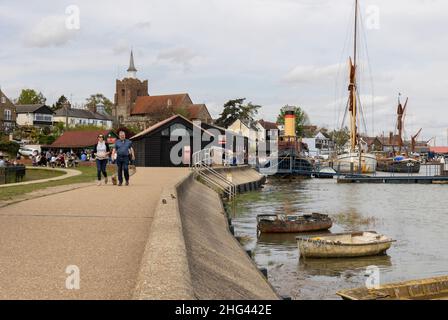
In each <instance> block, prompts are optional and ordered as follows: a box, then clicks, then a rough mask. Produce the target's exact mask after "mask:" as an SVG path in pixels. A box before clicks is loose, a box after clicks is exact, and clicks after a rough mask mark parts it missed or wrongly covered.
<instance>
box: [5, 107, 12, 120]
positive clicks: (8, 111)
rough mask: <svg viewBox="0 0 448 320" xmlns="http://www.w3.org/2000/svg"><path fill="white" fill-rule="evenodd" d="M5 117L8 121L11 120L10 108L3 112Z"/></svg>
mask: <svg viewBox="0 0 448 320" xmlns="http://www.w3.org/2000/svg"><path fill="white" fill-rule="evenodd" d="M3 118H4V119H5V120H6V121H11V120H12V112H11V110H9V109H5V111H4V112H3Z"/></svg>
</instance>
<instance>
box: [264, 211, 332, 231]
mask: <svg viewBox="0 0 448 320" xmlns="http://www.w3.org/2000/svg"><path fill="white" fill-rule="evenodd" d="M332 225H333V222H332V220H331V218H330V217H329V216H328V215H326V214H320V213H312V214H304V215H284V214H283V215H280V214H261V215H258V216H257V229H258V232H260V233H300V232H312V231H322V230H328V229H330V228H331V227H332Z"/></svg>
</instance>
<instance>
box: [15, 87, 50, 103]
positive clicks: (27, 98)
mask: <svg viewBox="0 0 448 320" xmlns="http://www.w3.org/2000/svg"><path fill="white" fill-rule="evenodd" d="M46 101H47V99H46V98H45V97H44V95H43V94H42V92H39V93H37V92H36V90H34V89H22V92H20V96H19V98H17V104H44V103H45V102H46Z"/></svg>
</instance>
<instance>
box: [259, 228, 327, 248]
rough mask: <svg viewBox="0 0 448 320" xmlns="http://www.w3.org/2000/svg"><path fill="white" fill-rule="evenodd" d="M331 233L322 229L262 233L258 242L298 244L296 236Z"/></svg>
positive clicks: (265, 243)
mask: <svg viewBox="0 0 448 320" xmlns="http://www.w3.org/2000/svg"><path fill="white" fill-rule="evenodd" d="M328 234H331V232H330V231H320V232H318V233H316V232H303V233H262V234H260V235H259V236H258V239H257V243H258V244H260V245H265V246H268V245H294V246H296V245H297V241H296V237H298V236H299V235H300V236H303V235H307V236H308V235H309V236H317V235H328Z"/></svg>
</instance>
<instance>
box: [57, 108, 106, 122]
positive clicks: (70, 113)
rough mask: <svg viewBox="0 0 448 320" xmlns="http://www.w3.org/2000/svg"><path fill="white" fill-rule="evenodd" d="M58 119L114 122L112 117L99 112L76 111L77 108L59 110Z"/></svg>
mask: <svg viewBox="0 0 448 320" xmlns="http://www.w3.org/2000/svg"><path fill="white" fill-rule="evenodd" d="M55 116H56V117H73V118H82V119H97V120H109V121H110V120H112V117H111V116H109V115H105V114H101V113H98V112H92V111H90V110H87V109H76V108H68V109H64V108H61V109H58V110H57V111H56V114H55Z"/></svg>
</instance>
